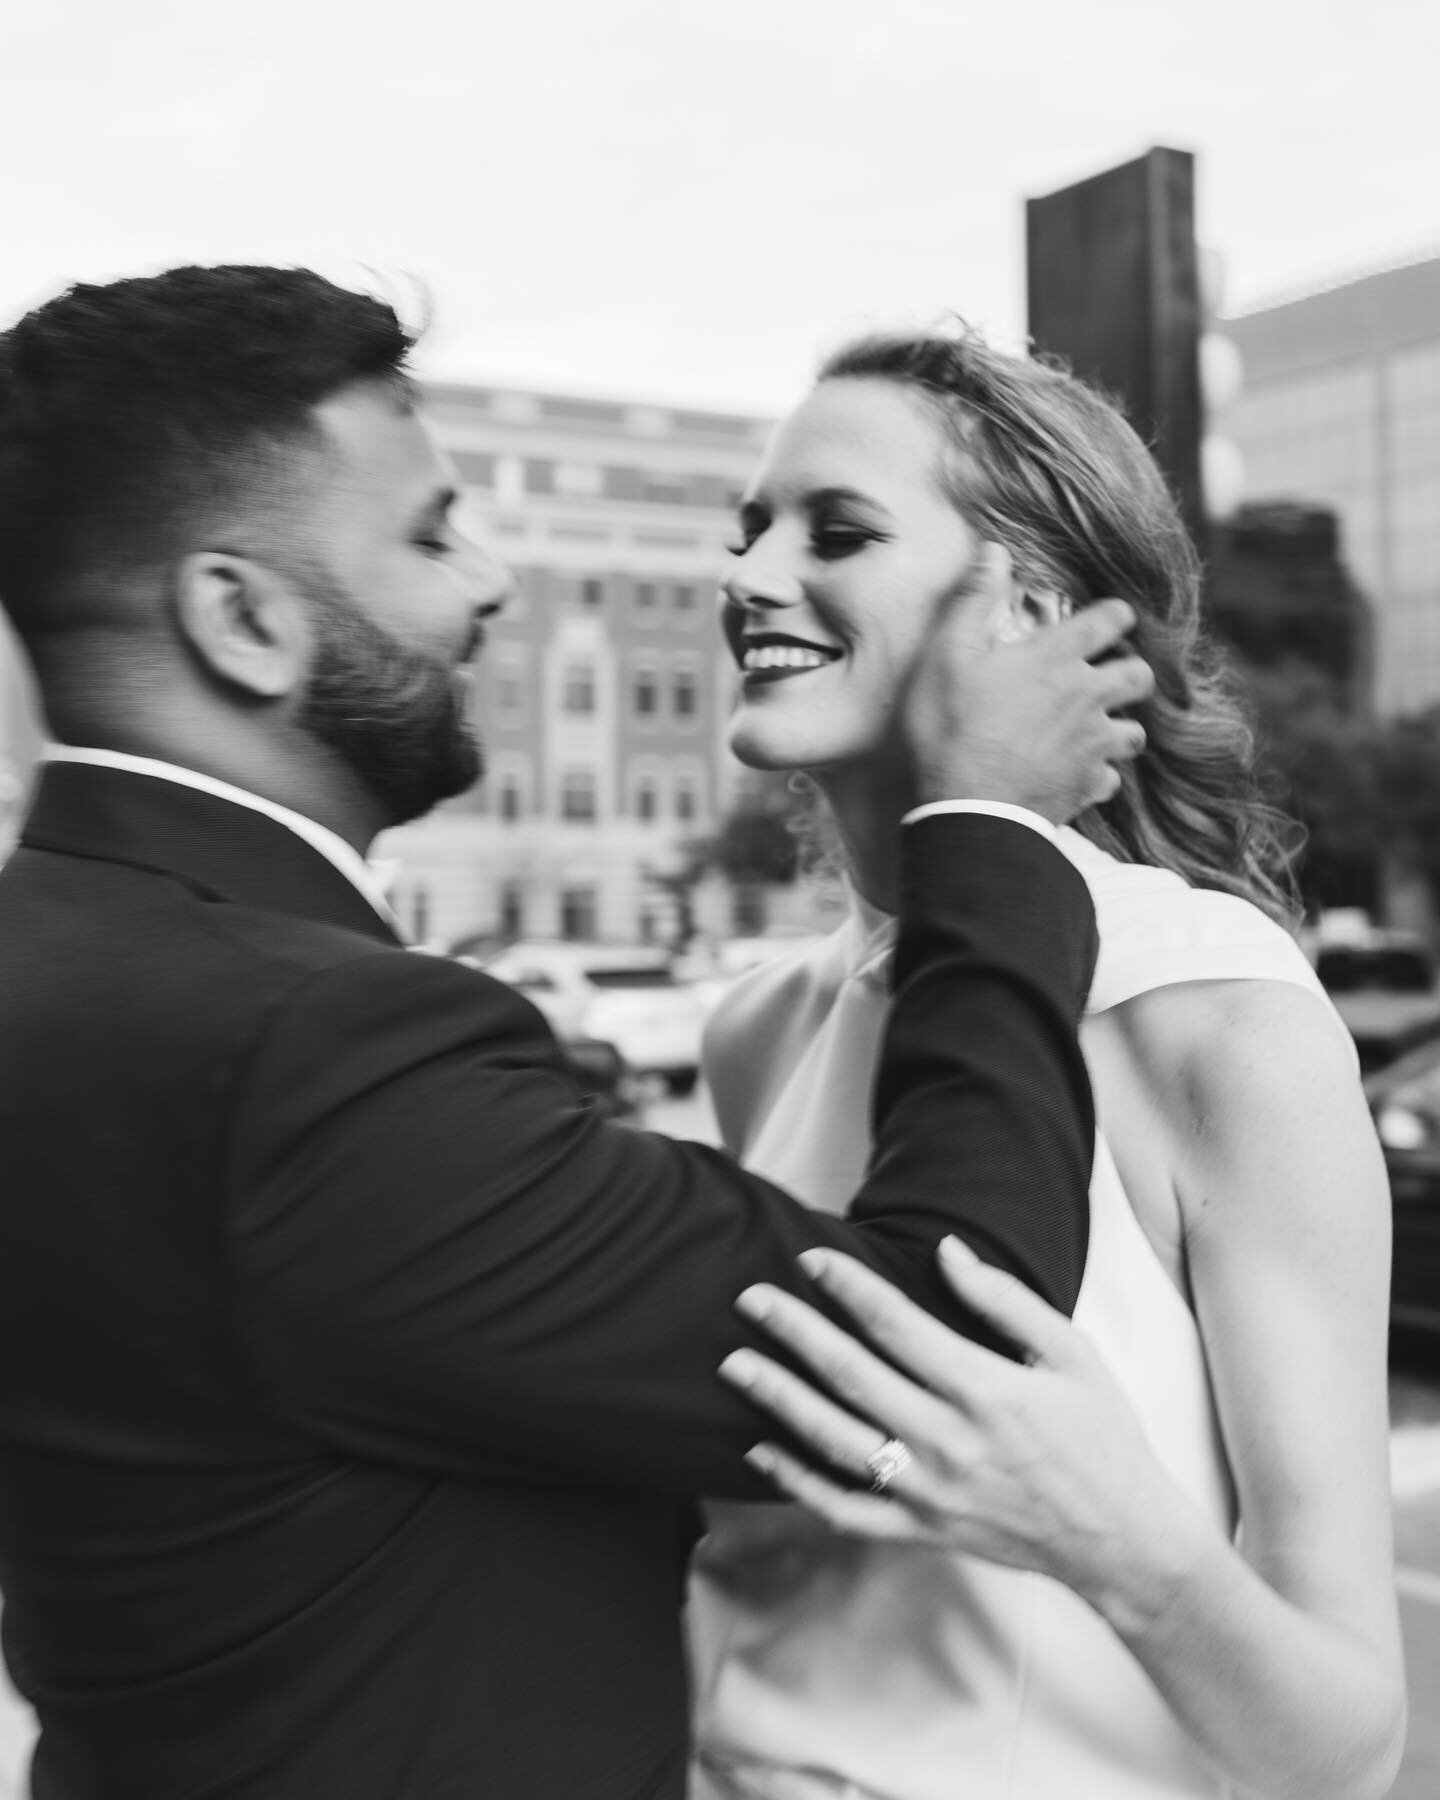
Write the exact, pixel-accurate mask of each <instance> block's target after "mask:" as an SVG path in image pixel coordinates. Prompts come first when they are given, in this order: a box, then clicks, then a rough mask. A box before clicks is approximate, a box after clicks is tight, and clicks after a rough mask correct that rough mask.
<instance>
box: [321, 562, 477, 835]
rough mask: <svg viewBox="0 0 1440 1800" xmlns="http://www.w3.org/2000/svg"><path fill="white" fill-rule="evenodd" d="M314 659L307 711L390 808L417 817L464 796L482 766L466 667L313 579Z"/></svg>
mask: <svg viewBox="0 0 1440 1800" xmlns="http://www.w3.org/2000/svg"><path fill="white" fill-rule="evenodd" d="M308 598H309V600H310V603H311V609H312V615H311V616H312V617H313V618H314V620H315V627H316V645H315V661H314V666H313V668H312V670H311V673H310V681H309V684H308V686H307V688H306V692H305V699H304V702H303V705H302V707H301V711H300V718H299V723H300V726H301V729H302V730H304V731H308V732H309V733H310V734H311V736H312V737H315V738H317V739H318V740H319V741H320V742H321V743H322V744H326V745H328V746H329V748H330V749H331V750H333V751H335V753H336V754H337V755H338V756H339V757H340V758H341V759H342V760H343V761H344V762H345V764H346V766H347V767H348V768H350V769H351V770H352V771H353V772H354V774H356V775H357V776H359V778H360V780H361V781H363V782H364V784H365V786H366V787H367V788H368V789H369V790H370V792H371V793H372V794H373V795H374V796H375V798H376V799H377V800H378V801H379V802H380V804H381V805H382V806H383V807H384V809H385V815H386V819H387V821H388V822H389V823H390V824H392V825H400V824H403V823H404V822H405V821H406V820H407V819H418V818H419V817H420V816H421V815H422V814H423V813H427V812H429V811H430V809H431V807H432V806H435V805H437V804H438V803H439V802H440V801H441V800H449V799H451V798H452V797H453V796H454V795H456V794H463V793H464V792H465V790H466V789H467V788H469V787H473V786H474V784H475V782H476V781H478V780H479V778H480V774H481V770H482V768H483V766H484V765H483V757H482V755H481V750H480V742H479V739H478V738H477V737H476V735H475V732H474V729H473V727H472V726H471V724H470V721H469V719H468V718H467V717H466V686H465V684H462V682H461V681H460V680H459V679H458V676H457V667H458V665H457V664H456V663H453V662H449V661H447V660H445V659H444V658H442V657H439V656H429V655H426V654H424V653H423V652H421V651H418V650H412V649H410V648H409V647H408V646H406V645H405V644H402V643H401V642H400V640H399V639H398V638H395V637H392V636H391V635H390V633H389V632H388V631H386V630H384V629H383V628H382V627H381V626H379V625H377V624H375V622H374V621H373V620H372V619H368V618H366V616H365V615H364V613H362V612H361V611H360V610H359V608H358V607H356V606H352V605H350V604H348V603H347V602H346V600H345V599H344V598H343V596H341V595H339V594H338V593H336V592H335V591H334V590H333V589H328V590H326V591H322V590H321V589H320V588H319V586H318V584H316V585H311V586H310V587H309V593H308Z"/></svg>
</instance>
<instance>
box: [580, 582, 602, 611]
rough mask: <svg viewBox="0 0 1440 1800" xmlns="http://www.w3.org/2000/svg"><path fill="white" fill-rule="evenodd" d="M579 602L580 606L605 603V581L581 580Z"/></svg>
mask: <svg viewBox="0 0 1440 1800" xmlns="http://www.w3.org/2000/svg"><path fill="white" fill-rule="evenodd" d="M580 604H581V605H582V606H603V605H604V604H605V583H604V582H603V581H594V580H590V581H582V582H581V583H580Z"/></svg>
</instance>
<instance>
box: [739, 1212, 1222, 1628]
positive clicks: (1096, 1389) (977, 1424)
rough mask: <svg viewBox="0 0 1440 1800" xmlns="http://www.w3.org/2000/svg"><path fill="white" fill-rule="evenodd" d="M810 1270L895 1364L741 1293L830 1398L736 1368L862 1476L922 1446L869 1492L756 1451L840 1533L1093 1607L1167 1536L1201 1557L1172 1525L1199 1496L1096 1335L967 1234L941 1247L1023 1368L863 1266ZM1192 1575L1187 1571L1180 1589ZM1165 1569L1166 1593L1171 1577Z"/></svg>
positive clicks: (831, 1261) (965, 1292) (762, 1401)
mask: <svg viewBox="0 0 1440 1800" xmlns="http://www.w3.org/2000/svg"><path fill="white" fill-rule="evenodd" d="M801 1261H802V1263H803V1264H804V1266H805V1268H806V1269H807V1271H808V1272H809V1273H810V1274H811V1275H812V1276H813V1278H814V1279H815V1280H816V1281H817V1282H818V1283H819V1285H820V1286H821V1287H823V1288H824V1289H825V1291H826V1293H827V1294H829V1295H830V1297H831V1298H832V1299H834V1300H836V1301H838V1302H839V1304H840V1305H842V1306H843V1307H844V1308H845V1309H846V1311H847V1312H849V1313H850V1315H851V1316H852V1317H853V1318H854V1319H855V1321H856V1322H857V1324H858V1325H859V1326H860V1327H861V1328H862V1329H863V1331H864V1333H865V1335H866V1336H867V1337H868V1338H869V1339H870V1341H871V1342H872V1343H874V1344H875V1345H876V1346H878V1348H879V1349H880V1350H881V1351H883V1352H884V1355H885V1357H888V1358H889V1359H890V1361H889V1362H886V1361H883V1360H882V1359H881V1357H880V1356H877V1355H875V1354H873V1353H872V1352H871V1351H870V1350H867V1349H866V1348H865V1347H864V1345H862V1344H861V1343H859V1342H858V1341H857V1340H856V1339H854V1338H852V1337H849V1336H847V1335H846V1334H845V1333H844V1332H843V1331H841V1330H839V1329H838V1328H837V1327H836V1326H834V1325H832V1324H831V1323H830V1322H829V1321H828V1320H827V1319H825V1318H823V1317H822V1316H821V1315H820V1314H819V1313H817V1312H816V1311H814V1310H813V1308H811V1307H809V1306H806V1305H805V1303H804V1302H803V1301H800V1300H796V1299H794V1298H793V1297H791V1296H790V1295H787V1294H784V1293H781V1292H780V1291H779V1290H777V1289H773V1288H770V1287H755V1288H749V1289H747V1290H746V1291H745V1293H743V1294H742V1295H741V1296H740V1298H739V1300H738V1301H737V1302H736V1304H737V1306H738V1308H739V1310H740V1311H742V1312H743V1313H745V1315H746V1316H747V1317H748V1318H751V1319H754V1320H757V1321H758V1322H760V1323H761V1324H762V1325H763V1326H764V1327H765V1329H766V1330H767V1331H769V1332H770V1333H771V1335H772V1336H774V1337H775V1338H776V1339H777V1340H778V1341H779V1342H780V1343H782V1344H783V1345H784V1346H785V1347H786V1349H787V1350H788V1351H789V1352H790V1353H791V1355H792V1356H794V1357H795V1358H796V1359H798V1360H799V1361H801V1362H803V1363H805V1364H806V1365H808V1367H809V1368H810V1369H812V1370H814V1372H815V1374H816V1375H817V1376H818V1377H819V1379H820V1381H821V1382H823V1384H824V1389H825V1390H828V1393H827V1392H825V1391H822V1389H821V1388H819V1387H811V1386H809V1385H808V1384H807V1383H806V1382H805V1381H803V1380H802V1379H800V1378H799V1377H798V1376H796V1375H794V1374H792V1373H791V1372H790V1371H789V1370H787V1369H785V1368H783V1367H781V1365H780V1364H778V1363H776V1362H772V1361H771V1360H770V1359H769V1358H768V1357H763V1356H760V1355H757V1354H756V1353H754V1352H752V1351H746V1350H740V1351H737V1352H736V1353H735V1354H734V1355H733V1356H730V1357H727V1358H726V1360H725V1362H724V1363H723V1364H722V1365H721V1373H722V1374H723V1375H724V1376H725V1377H726V1379H727V1380H729V1381H732V1382H734V1383H736V1384H737V1385H738V1386H740V1387H742V1388H743V1389H744V1390H745V1392H746V1393H747V1394H748V1395H749V1397H750V1398H751V1399H752V1400H753V1401H755V1402H756V1403H757V1404H758V1405H760V1406H763V1407H764V1408H765V1409H766V1410H767V1411H768V1412H770V1413H773V1414H774V1416H775V1417H776V1418H777V1419H778V1420H780V1421H781V1422H782V1423H783V1424H784V1425H785V1426H787V1427H788V1429H789V1430H790V1431H791V1432H792V1433H793V1434H794V1435H795V1436H796V1437H798V1438H800V1439H801V1440H802V1441H803V1442H804V1443H806V1444H807V1445H809V1446H810V1447H811V1448H812V1449H814V1450H815V1451H816V1452H817V1454H818V1455H819V1456H820V1457H822V1458H823V1459H824V1461H825V1462H826V1463H827V1464H828V1465H830V1467H831V1468H832V1469H835V1470H840V1471H843V1472H844V1474H846V1475H848V1476H850V1477H852V1478H855V1479H859V1480H861V1481H864V1482H867V1483H871V1482H872V1481H873V1482H874V1484H875V1486H876V1487H880V1486H881V1485H882V1483H881V1481H880V1479H878V1478H877V1477H879V1476H883V1474H884V1470H885V1461H884V1459H883V1458H881V1457H880V1452H881V1449H882V1446H886V1445H887V1441H888V1440H892V1439H893V1440H898V1442H899V1443H900V1444H901V1445H902V1446H903V1447H904V1449H905V1450H907V1451H908V1452H909V1460H908V1461H906V1460H905V1459H904V1457H903V1455H902V1456H901V1457H900V1459H899V1460H900V1462H901V1465H902V1466H900V1467H898V1468H897V1469H895V1472H894V1473H893V1475H890V1476H889V1477H888V1479H884V1480H883V1491H872V1492H864V1491H861V1490H858V1489H856V1488H854V1487H849V1486H846V1485H844V1484H843V1483H842V1482H840V1481H837V1480H836V1479H835V1478H834V1476H833V1475H831V1474H826V1473H821V1472H820V1471H819V1470H817V1469H814V1468H810V1467H807V1466H806V1465H805V1464H804V1463H803V1462H801V1461H800V1460H799V1459H798V1458H797V1457H795V1456H793V1455H792V1454H790V1453H789V1452H787V1451H785V1450H782V1449H781V1448H779V1447H778V1446H777V1445H775V1444H769V1443H766V1444H759V1445H757V1446H756V1447H755V1449H754V1450H752V1451H751V1452H750V1460H751V1461H752V1462H753V1463H754V1465H755V1466H756V1467H757V1468H760V1469H762V1470H764V1471H765V1473H766V1474H767V1475H769V1476H770V1477H771V1478H772V1479H773V1480H774V1481H775V1483H776V1484H777V1486H779V1487H781V1488H783V1489H784V1490H785V1492H786V1493H788V1494H790V1495H792V1496H793V1497H794V1498H795V1499H796V1500H798V1501H799V1502H801V1504H802V1505H804V1506H806V1507H808V1508H809V1509H810V1511H812V1512H814V1513H818V1514H819V1515H820V1517H822V1518H824V1519H826V1520H828V1522H829V1523H830V1524H831V1525H833V1526H834V1527H835V1528H836V1530H838V1531H842V1532H849V1533H852V1534H855V1535H858V1536H862V1537H872V1538H887V1539H890V1540H892V1541H896V1542H902V1543H915V1544H931V1545H939V1546H943V1547H944V1548H947V1549H951V1550H961V1551H965V1552H968V1553H969V1554H971V1555H975V1556H981V1557H985V1558H986V1559H988V1560H989V1561H991V1562H999V1563H1008V1564H1010V1565H1012V1566H1013V1567H1016V1568H1022V1569H1035V1570H1039V1571H1041V1572H1043V1573H1044V1574H1047V1575H1052V1576H1055V1577H1056V1578H1058V1579H1059V1580H1062V1581H1064V1582H1066V1583H1067V1584H1068V1585H1070V1586H1071V1587H1074V1588H1075V1589H1076V1590H1077V1591H1078V1592H1080V1593H1082V1594H1084V1595H1085V1596H1086V1597H1087V1598H1089V1599H1091V1600H1093V1601H1094V1602H1095V1603H1096V1604H1099V1603H1100V1602H1101V1600H1102V1599H1105V1598H1110V1599H1113V1598H1114V1596H1113V1595H1111V1593H1110V1589H1111V1588H1112V1587H1113V1586H1114V1585H1115V1584H1117V1583H1119V1582H1121V1581H1122V1580H1123V1581H1128V1580H1132V1579H1133V1577H1134V1575H1135V1573H1136V1572H1137V1565H1140V1566H1144V1565H1145V1564H1146V1562H1147V1558H1146V1557H1145V1556H1143V1555H1142V1554H1141V1552H1142V1549H1143V1548H1144V1547H1147V1546H1154V1547H1155V1548H1156V1550H1157V1552H1162V1547H1163V1546H1165V1545H1166V1544H1167V1542H1168V1544H1169V1546H1170V1549H1169V1550H1168V1551H1166V1552H1163V1554H1165V1555H1166V1556H1168V1557H1169V1559H1170V1560H1171V1561H1172V1562H1173V1560H1174V1559H1175V1558H1176V1557H1177V1555H1178V1556H1184V1555H1185V1554H1186V1552H1185V1551H1184V1550H1183V1549H1182V1548H1181V1544H1180V1542H1179V1541H1178V1540H1184V1542H1186V1543H1190V1544H1191V1545H1192V1547H1193V1539H1192V1538H1191V1534H1190V1533H1187V1532H1181V1533H1179V1534H1177V1533H1176V1529H1175V1528H1176V1525H1177V1523H1178V1522H1179V1521H1178V1519H1177V1514H1180V1515H1184V1514H1187V1513H1188V1512H1189V1507H1188V1504H1187V1502H1186V1501H1185V1499H1184V1497H1183V1496H1182V1495H1181V1493H1180V1491H1179V1490H1178V1489H1177V1488H1176V1486H1175V1485H1174V1484H1173V1483H1172V1482H1171V1480H1170V1478H1169V1477H1168V1475H1167V1474H1166V1473H1165V1471H1164V1469H1163V1468H1162V1467H1161V1466H1160V1464H1159V1462H1158V1460H1157V1459H1156V1457H1155V1455H1154V1453H1153V1452H1152V1451H1151V1449H1150V1447H1149V1445H1148V1443H1147V1442H1146V1440H1145V1437H1144V1435H1143V1433H1142V1431H1141V1429H1140V1426H1139V1423H1138V1422H1137V1420H1136V1418H1135V1415H1134V1413H1133V1412H1132V1411H1131V1408H1130V1406H1129V1404H1128V1402H1127V1401H1126V1399H1125V1397H1124V1395H1123V1394H1122V1393H1121V1391H1120V1389H1119V1387H1118V1386H1117V1385H1116V1383H1115V1381H1114V1379H1113V1378H1112V1376H1111V1375H1110V1373H1109V1371H1108V1370H1107V1369H1106V1367H1105V1365H1104V1364H1103V1363H1102V1362H1101V1360H1100V1357H1099V1355H1098V1354H1097V1352H1096V1351H1095V1349H1094V1347H1093V1345H1092V1344H1091V1343H1090V1341H1089V1339H1088V1338H1087V1337H1086V1336H1085V1334H1084V1333H1083V1332H1082V1331H1080V1330H1079V1329H1078V1328H1077V1327H1076V1326H1075V1325H1073V1324H1072V1323H1071V1322H1070V1320H1069V1319H1067V1318H1065V1317H1064V1315H1063V1314H1061V1313H1058V1312H1056V1311H1054V1310H1053V1309H1052V1308H1051V1307H1049V1306H1047V1305H1046V1304H1045V1302H1044V1301H1043V1300H1040V1299H1039V1298H1037V1297H1036V1296H1035V1295H1034V1294H1032V1293H1031V1292H1030V1291H1029V1289H1027V1288H1025V1287H1024V1286H1022V1284H1021V1283H1019V1282H1018V1281H1016V1280H1015V1279H1014V1278H1013V1277H1012V1276H1009V1275H1006V1274H1005V1273H1004V1272H1003V1271H1001V1270H998V1269H993V1268H991V1267H989V1266H988V1265H987V1264H985V1263H982V1262H981V1261H980V1259H979V1258H978V1257H977V1256H975V1254H974V1253H973V1252H972V1251H970V1250H969V1249H967V1248H966V1247H965V1246H964V1245H962V1244H961V1243H960V1242H959V1241H958V1240H957V1239H954V1238H951V1239H947V1240H946V1242H945V1243H944V1244H943V1245H942V1246H941V1255H940V1262H941V1267H942V1268H943V1270H944V1272H945V1276H946V1279H947V1280H948V1281H949V1284H950V1286H951V1287H952V1288H953V1289H954V1291H955V1293H956V1294H957V1295H958V1296H959V1298H960V1299H961V1301H963V1302H964V1304H965V1305H966V1306H967V1307H968V1308H970V1309H971V1310H972V1311H973V1312H975V1313H976V1314H977V1315H979V1317H980V1318H982V1319H983V1320H985V1321H986V1322H987V1323H988V1324H990V1325H992V1326H994V1327H995V1328H996V1329H997V1330H998V1331H999V1332H1000V1333H1001V1334H1002V1335H1003V1336H1004V1337H1005V1338H1007V1339H1009V1340H1010V1341H1011V1342H1013V1343H1014V1344H1015V1346H1016V1348H1017V1349H1018V1350H1019V1351H1020V1353H1021V1355H1022V1356H1023V1357H1024V1359H1025V1360H1023V1361H1021V1362H1012V1361H1010V1360H1008V1359H1007V1358H1005V1357H1003V1356H1000V1355H997V1354H996V1353H995V1352H994V1351H992V1350H988V1349H985V1348H983V1347H982V1346H981V1345H979V1344H976V1343H972V1342H970V1341H969V1340H968V1339H965V1338H963V1337H961V1336H959V1335H958V1333H956V1332H953V1331H951V1330H950V1329H949V1328H948V1327H946V1326H944V1325H942V1324H940V1323H939V1322H938V1321H937V1320H935V1319H933V1318H931V1317H930V1316H929V1315H928V1314H927V1313H925V1312H922V1311H921V1310H920V1308H919V1307H917V1306H915V1305H913V1304H912V1303H911V1302H910V1301H908V1300H906V1299H905V1298H904V1297H903V1296H902V1295H901V1294H899V1293H898V1292H897V1291H896V1290H895V1289H894V1288H893V1287H891V1286H890V1284H889V1283H888V1282H886V1281H884V1280H882V1279H881V1278H880V1277H879V1276H877V1275H874V1274H872V1273H871V1272H870V1271H869V1270H868V1269H866V1268H865V1267H863V1265H861V1264H860V1263H858V1262H855V1261H854V1260H853V1259H852V1258H850V1257H848V1256H843V1255H841V1254H839V1253H838V1252H835V1251H829V1250H815V1251H810V1252H807V1253H806V1255H805V1256H804V1257H802V1258H801ZM892 1363H893V1364H899V1365H900V1367H901V1368H903V1369H905V1370H907V1371H909V1373H910V1374H911V1375H914V1376H915V1377H916V1378H917V1379H916V1380H913V1381H912V1380H910V1379H908V1378H907V1376H906V1375H904V1374H901V1373H899V1372H898V1370H897V1369H896V1368H895V1367H892V1366H891V1365H892ZM832 1395H833V1396H834V1398H832V1397H831V1396H832ZM877 1459H878V1460H877ZM890 1460H891V1462H892V1463H893V1461H894V1460H895V1459H894V1457H893V1456H892V1457H891V1459H890ZM1197 1523H1198V1521H1197ZM1182 1572H1183V1571H1182V1570H1181V1569H1174V1570H1172V1574H1173V1576H1174V1578H1175V1579H1176V1580H1178V1579H1179V1577H1180V1575H1181V1573H1182ZM1150 1573H1151V1576H1152V1578H1153V1577H1154V1576H1155V1575H1156V1574H1159V1575H1160V1587H1161V1588H1162V1589H1163V1586H1164V1583H1165V1576H1164V1573H1163V1571H1162V1570H1160V1569H1157V1568H1156V1567H1153V1566H1152V1567H1151V1569H1150ZM1148 1585H1149V1587H1150V1592H1151V1599H1152V1603H1154V1601H1155V1600H1161V1601H1162V1603H1163V1593H1157V1592H1156V1584H1155V1582H1154V1580H1153V1579H1152V1580H1151V1582H1150V1583H1149V1584H1148Z"/></svg>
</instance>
